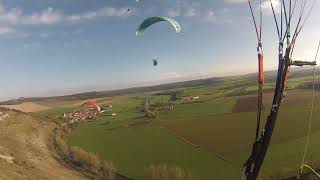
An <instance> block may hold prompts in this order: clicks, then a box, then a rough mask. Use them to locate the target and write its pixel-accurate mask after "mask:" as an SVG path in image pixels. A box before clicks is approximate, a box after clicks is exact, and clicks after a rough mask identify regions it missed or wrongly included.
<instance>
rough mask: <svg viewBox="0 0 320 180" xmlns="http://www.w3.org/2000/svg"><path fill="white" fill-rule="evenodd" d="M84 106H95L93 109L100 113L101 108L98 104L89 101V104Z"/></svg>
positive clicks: (86, 103)
mask: <svg viewBox="0 0 320 180" xmlns="http://www.w3.org/2000/svg"><path fill="white" fill-rule="evenodd" d="M84 105H90V106H93V107H95V108H96V110H97V111H100V106H99V105H98V104H97V103H96V102H90V101H88V102H85V103H83V105H82V106H84Z"/></svg>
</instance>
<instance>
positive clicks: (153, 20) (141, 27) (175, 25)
mask: <svg viewBox="0 0 320 180" xmlns="http://www.w3.org/2000/svg"><path fill="white" fill-rule="evenodd" d="M161 21H167V22H168V23H169V24H170V25H171V26H172V27H173V28H174V29H175V31H176V32H177V33H179V32H180V31H181V26H180V24H179V23H178V22H177V21H176V20H174V19H171V18H168V17H162V16H154V17H149V18H147V19H145V20H144V21H143V22H142V23H141V24H140V25H139V27H138V29H137V31H136V35H137V36H139V35H143V33H144V31H145V30H146V29H147V28H148V27H150V26H151V25H153V24H155V23H158V22H161Z"/></svg>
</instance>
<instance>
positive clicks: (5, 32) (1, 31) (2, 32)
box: [0, 27, 16, 35]
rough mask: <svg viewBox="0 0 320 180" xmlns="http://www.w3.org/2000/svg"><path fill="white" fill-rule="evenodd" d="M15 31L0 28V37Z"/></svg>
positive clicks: (8, 28)
mask: <svg viewBox="0 0 320 180" xmlns="http://www.w3.org/2000/svg"><path fill="white" fill-rule="evenodd" d="M15 32H16V31H15V30H14V29H12V28H10V27H0V35H4V34H12V33H15Z"/></svg>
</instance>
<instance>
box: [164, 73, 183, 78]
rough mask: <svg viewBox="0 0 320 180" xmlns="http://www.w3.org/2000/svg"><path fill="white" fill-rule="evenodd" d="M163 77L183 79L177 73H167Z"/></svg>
mask: <svg viewBox="0 0 320 180" xmlns="http://www.w3.org/2000/svg"><path fill="white" fill-rule="evenodd" d="M161 76H162V78H164V79H172V78H180V77H182V75H181V74H179V73H177V72H166V73H163V74H162V75H161Z"/></svg>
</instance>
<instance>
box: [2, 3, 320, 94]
mask: <svg viewBox="0 0 320 180" xmlns="http://www.w3.org/2000/svg"><path fill="white" fill-rule="evenodd" d="M272 1H273V2H274V5H275V8H276V9H277V7H279V2H278V1H277V0H272ZM298 2H301V0H298ZM311 2H312V0H307V6H310V4H311ZM128 9H130V10H129V11H128ZM253 9H254V13H258V9H259V6H258V1H255V0H253ZM262 10H263V13H264V20H263V21H264V22H263V43H264V53H265V69H266V70H273V69H276V68H277V53H276V51H277V43H278V40H277V34H276V28H275V24H274V22H273V16H272V13H271V10H270V4H269V0H265V1H263V6H262ZM276 11H277V10H276ZM277 12H278V11H277ZM277 15H278V14H277ZM150 16H166V17H171V18H174V19H175V20H177V21H178V22H179V23H180V25H181V26H182V31H181V33H175V32H174V30H173V29H172V28H171V27H170V26H169V25H168V24H166V23H165V22H162V23H158V24H155V25H154V26H152V27H150V28H149V29H147V30H146V32H145V33H144V35H143V36H140V37H136V36H135V30H136V28H137V26H138V25H139V24H140V23H141V22H142V21H143V20H144V19H146V18H147V17H150ZM294 18H295V19H297V17H296V16H294ZM319 18H320V6H319V3H316V5H315V7H314V9H313V12H312V13H311V16H310V18H309V19H308V21H307V23H306V25H305V28H304V30H303V31H302V33H301V35H300V38H299V39H298V42H297V46H296V51H295V53H294V58H296V59H299V60H300V59H304V60H310V59H312V60H313V57H314V54H315V51H316V46H317V43H318V40H319V39H320V23H319ZM256 46H257V39H256V35H255V30H254V26H253V22H252V18H251V15H250V10H249V7H248V3H247V1H246V0H219V1H218V0H217V1H212V0H201V1H199V0H139V2H136V0H63V1H61V0H28V1H25V0H0V65H1V71H0V84H1V88H0V100H4V99H11V98H17V97H30V96H32V97H34V96H55V95H64V94H72V93H79V92H86V91H99V90H109V89H119V88H126V87H134V86H142V85H154V84H160V83H166V82H174V81H180V80H188V79H198V78H205V77H214V76H231V75H238V74H247V73H252V72H256V71H257V54H256ZM154 58H157V59H158V60H159V65H158V66H156V67H154V66H153V65H152V59H154Z"/></svg>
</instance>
